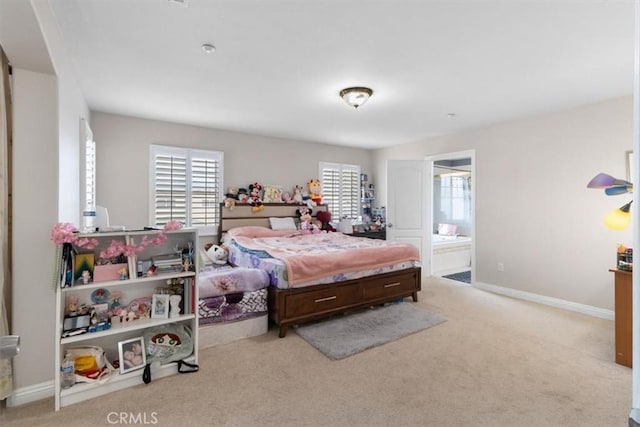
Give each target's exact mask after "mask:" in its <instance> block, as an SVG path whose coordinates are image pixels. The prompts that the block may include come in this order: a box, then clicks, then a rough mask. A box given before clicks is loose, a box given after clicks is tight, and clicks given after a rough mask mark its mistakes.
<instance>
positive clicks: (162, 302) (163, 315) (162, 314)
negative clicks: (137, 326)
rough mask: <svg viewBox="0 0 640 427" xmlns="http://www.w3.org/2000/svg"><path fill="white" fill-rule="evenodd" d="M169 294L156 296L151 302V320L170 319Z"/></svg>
mask: <svg viewBox="0 0 640 427" xmlns="http://www.w3.org/2000/svg"><path fill="white" fill-rule="evenodd" d="M169 296H170V295H169V294H154V295H153V299H152V301H151V318H152V319H168V318H169Z"/></svg>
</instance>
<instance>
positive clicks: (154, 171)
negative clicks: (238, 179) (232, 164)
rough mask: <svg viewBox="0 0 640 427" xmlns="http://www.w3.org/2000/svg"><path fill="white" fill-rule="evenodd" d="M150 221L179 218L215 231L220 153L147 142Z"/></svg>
mask: <svg viewBox="0 0 640 427" xmlns="http://www.w3.org/2000/svg"><path fill="white" fill-rule="evenodd" d="M150 154H151V159H150V168H149V170H150V185H151V191H150V194H151V197H150V204H151V207H150V216H151V218H150V221H151V223H152V224H154V225H155V226H157V227H162V226H164V225H165V224H166V223H167V222H169V221H180V222H182V223H183V224H185V226H187V227H200V228H203V230H201V233H205V234H210V233H215V232H216V228H217V226H218V224H219V223H220V202H221V201H222V188H223V183H222V179H223V176H224V174H223V153H222V152H219V151H206V150H192V149H187V148H178V147H167V146H163V145H152V146H151V152H150Z"/></svg>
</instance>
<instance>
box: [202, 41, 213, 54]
mask: <svg viewBox="0 0 640 427" xmlns="http://www.w3.org/2000/svg"><path fill="white" fill-rule="evenodd" d="M202 50H204V51H205V52H207V53H212V52H213V51H215V50H216V47H215V46H214V45H212V44H209V43H205V44H203V45H202Z"/></svg>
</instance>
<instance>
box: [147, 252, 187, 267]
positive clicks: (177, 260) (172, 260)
mask: <svg viewBox="0 0 640 427" xmlns="http://www.w3.org/2000/svg"><path fill="white" fill-rule="evenodd" d="M151 261H152V262H153V265H155V266H156V267H159V266H161V265H176V264H177V265H182V255H180V254H165V255H156V256H152V257H151Z"/></svg>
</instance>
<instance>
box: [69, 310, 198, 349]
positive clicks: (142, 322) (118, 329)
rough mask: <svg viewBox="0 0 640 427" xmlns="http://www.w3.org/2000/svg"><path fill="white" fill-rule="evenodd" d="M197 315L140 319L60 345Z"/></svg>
mask: <svg viewBox="0 0 640 427" xmlns="http://www.w3.org/2000/svg"><path fill="white" fill-rule="evenodd" d="M195 317H196V316H195V314H181V315H179V316H177V317H169V318H168V319H151V318H146V319H138V320H133V321H131V322H126V323H119V324H115V325H112V326H111V328H109V329H107V330H106V331H98V332H87V333H85V334H80V335H75V336H73V337H66V338H60V344H63V345H64V344H70V343H74V342H80V341H87V340H93V339H96V338H102V337H106V336H109V335H115V334H121V333H123V332H130V331H137V330H139V329H147V328H150V327H152V326H158V325H165V324H167V323H175V322H180V321H182V320H189V319H194V318H195Z"/></svg>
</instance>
